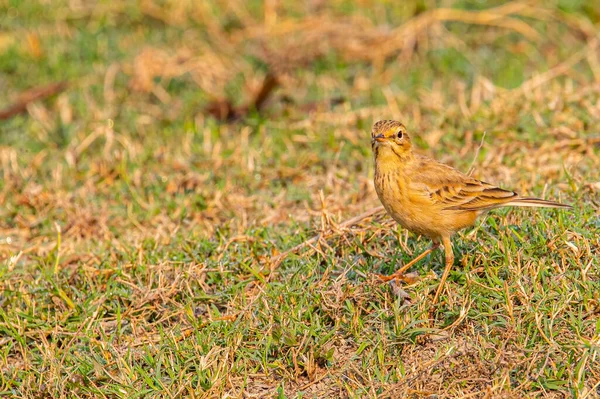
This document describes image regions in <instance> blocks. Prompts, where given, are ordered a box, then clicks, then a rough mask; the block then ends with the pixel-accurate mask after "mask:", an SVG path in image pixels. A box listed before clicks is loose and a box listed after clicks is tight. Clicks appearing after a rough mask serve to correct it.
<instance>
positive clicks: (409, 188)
mask: <svg viewBox="0 0 600 399" xmlns="http://www.w3.org/2000/svg"><path fill="white" fill-rule="evenodd" d="M371 148H372V150H373V156H374V159H375V174H374V183H375V191H376V192H377V196H378V197H379V200H380V201H381V203H382V205H383V207H384V208H385V210H386V212H387V213H388V214H389V215H390V216H391V217H392V219H394V220H395V221H396V222H397V223H398V224H400V225H401V226H402V227H404V228H405V229H407V230H409V231H412V232H414V233H416V234H419V235H422V236H425V237H428V238H429V239H431V240H432V245H431V247H430V248H429V249H427V250H426V251H424V252H423V253H421V254H420V255H418V256H417V257H415V258H414V259H413V260H411V261H410V262H409V263H407V264H405V265H404V266H402V267H401V268H400V269H398V270H397V271H396V272H395V273H393V274H391V275H388V276H383V275H379V277H380V278H381V279H382V280H384V281H391V280H394V279H403V276H404V273H405V271H406V270H408V269H409V268H410V267H411V266H413V265H414V264H415V263H417V262H418V261H420V260H421V259H423V258H424V257H425V256H427V255H428V254H429V253H431V252H432V251H434V250H436V249H437V248H438V247H439V246H440V244H441V245H442V246H443V247H444V253H445V269H444V272H443V274H442V278H441V280H440V284H439V286H438V289H437V291H436V293H435V296H434V298H433V304H436V303H437V300H438V298H439V296H440V294H441V293H442V290H443V287H444V284H445V282H446V279H447V278H448V274H449V273H450V270H451V268H452V265H453V263H454V252H453V249H452V242H451V237H452V235H454V234H455V233H456V232H457V231H459V230H461V229H464V228H467V227H469V226H472V225H473V224H474V223H475V221H476V219H477V218H478V217H479V216H481V215H483V214H485V213H487V212H488V211H489V210H491V209H495V208H500V207H505V206H520V207H543V208H562V209H572V207H571V206H570V205H567V204H562V203H559V202H555V201H547V200H543V199H540V198H533V197H522V196H520V195H519V194H517V193H516V192H514V191H510V190H505V189H502V188H500V187H497V186H495V185H493V184H490V183H486V182H484V181H481V180H477V179H475V178H474V177H471V176H469V175H466V174H464V173H462V172H460V171H458V170H456V169H454V168H453V167H451V166H448V165H445V164H443V163H440V162H438V161H436V160H434V159H431V158H428V157H425V156H423V155H419V154H416V153H414V152H413V148H412V142H411V138H410V135H409V133H408V132H407V129H406V127H405V126H404V125H403V124H402V123H400V122H398V121H395V120H381V121H378V122H376V123H375V124H374V125H373V128H372V130H371Z"/></svg>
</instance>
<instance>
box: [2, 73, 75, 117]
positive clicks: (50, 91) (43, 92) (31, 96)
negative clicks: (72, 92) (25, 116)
mask: <svg viewBox="0 0 600 399" xmlns="http://www.w3.org/2000/svg"><path fill="white" fill-rule="evenodd" d="M66 88H67V82H64V81H63V82H58V83H52V84H49V85H46V86H42V87H36V88H33V89H30V90H27V91H26V92H24V93H22V94H21V95H20V96H19V99H18V101H17V102H16V103H14V104H13V105H11V106H9V107H8V108H5V109H3V110H2V111H0V120H7V119H10V118H12V117H13V116H15V115H18V114H20V113H22V112H25V111H26V110H27V105H29V104H30V103H32V102H34V101H37V100H42V99H44V98H47V97H50V96H53V95H55V94H57V93H60V92H61V91H63V90H65V89H66Z"/></svg>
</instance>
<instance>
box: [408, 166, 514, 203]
mask: <svg viewBox="0 0 600 399" xmlns="http://www.w3.org/2000/svg"><path fill="white" fill-rule="evenodd" d="M410 176H411V182H410V190H411V191H412V192H413V193H418V194H417V195H421V196H424V197H426V198H423V199H426V200H427V202H429V203H430V204H431V205H437V206H440V207H441V208H442V209H448V210H462V211H485V210H488V209H492V208H496V207H499V206H502V205H504V204H506V203H507V202H510V201H512V200H515V199H516V198H518V197H519V195H518V194H517V193H515V192H513V191H508V190H504V189H501V188H499V187H496V186H494V185H492V184H489V183H485V182H482V181H480V180H477V179H474V178H472V177H470V176H467V175H465V174H464V173H461V172H459V171H458V170H456V169H454V168H452V167H450V166H448V165H444V164H442V163H439V162H437V161H435V160H433V159H429V158H425V157H419V158H417V159H416V160H415V163H414V165H413V168H412V170H411V171H410Z"/></svg>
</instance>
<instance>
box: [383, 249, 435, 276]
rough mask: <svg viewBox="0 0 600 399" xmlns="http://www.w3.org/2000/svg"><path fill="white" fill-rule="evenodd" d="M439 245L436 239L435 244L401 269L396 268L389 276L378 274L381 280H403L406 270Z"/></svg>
mask: <svg viewBox="0 0 600 399" xmlns="http://www.w3.org/2000/svg"><path fill="white" fill-rule="evenodd" d="M439 246H440V243H439V242H437V241H434V242H433V244H431V247H429V249H427V250H425V251H424V252H423V253H422V254H420V255H419V256H417V257H416V258H414V259H413V260H411V261H410V262H408V263H407V264H406V265H404V266H402V267H401V268H400V269H398V270H396V271H395V272H394V273H392V274H390V275H388V276H386V275H383V274H377V277H379V278H380V279H381V280H383V281H385V282H387V281H391V280H394V279H396V278H397V279H400V280H401V279H402V277H403V275H404V272H405V271H407V270H408V269H410V267H411V266H412V265H414V264H415V263H417V262H418V261H420V260H421V259H423V258H424V257H426V256H427V255H428V254H430V253H431V252H432V251H434V250H436V249H437V248H438V247H439Z"/></svg>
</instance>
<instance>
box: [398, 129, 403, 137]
mask: <svg viewBox="0 0 600 399" xmlns="http://www.w3.org/2000/svg"><path fill="white" fill-rule="evenodd" d="M398 138H399V139H401V138H402V130H398Z"/></svg>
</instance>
